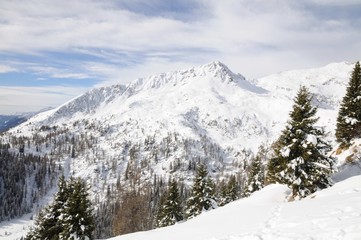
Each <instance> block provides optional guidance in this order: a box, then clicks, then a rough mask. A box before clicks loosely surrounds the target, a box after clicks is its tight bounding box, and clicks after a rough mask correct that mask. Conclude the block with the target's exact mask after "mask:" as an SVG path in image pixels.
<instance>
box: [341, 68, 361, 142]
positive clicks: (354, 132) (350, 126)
mask: <svg viewBox="0 0 361 240" xmlns="http://www.w3.org/2000/svg"><path fill="white" fill-rule="evenodd" d="M357 137H361V68H360V62H357V63H356V64H355V68H354V69H353V72H352V74H351V78H350V81H349V83H348V87H347V89H346V94H345V96H344V97H343V99H342V103H341V107H340V110H339V112H338V117H337V125H336V139H337V141H338V142H339V143H341V147H344V146H347V145H349V144H350V141H351V140H352V139H353V138H357Z"/></svg>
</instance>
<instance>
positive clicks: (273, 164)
mask: <svg viewBox="0 0 361 240" xmlns="http://www.w3.org/2000/svg"><path fill="white" fill-rule="evenodd" d="M311 99H312V97H311V94H310V93H309V91H308V89H307V88H306V87H304V86H302V87H301V88H300V89H299V91H298V93H297V96H296V98H295V100H294V105H293V110H292V111H291V113H290V120H289V121H288V123H287V125H286V129H285V130H283V132H282V134H281V136H280V137H279V139H278V141H277V143H276V144H275V149H274V151H275V157H274V158H272V159H271V160H270V161H269V164H268V176H267V179H268V182H271V183H272V182H278V183H282V184H287V185H288V186H289V187H290V188H291V189H292V191H293V197H294V198H302V197H305V196H307V195H309V194H311V193H313V192H315V191H316V190H317V189H318V188H326V187H328V186H329V185H331V182H330V180H329V175H330V174H331V172H332V169H333V159H332V158H329V157H327V156H326V155H325V153H326V152H327V151H328V150H329V149H330V148H329V145H328V144H327V143H326V142H325V141H324V140H323V139H324V131H323V129H320V128H316V127H315V126H314V124H315V123H316V122H317V120H318V118H316V117H315V114H316V112H317V108H316V107H314V106H312V105H311Z"/></svg>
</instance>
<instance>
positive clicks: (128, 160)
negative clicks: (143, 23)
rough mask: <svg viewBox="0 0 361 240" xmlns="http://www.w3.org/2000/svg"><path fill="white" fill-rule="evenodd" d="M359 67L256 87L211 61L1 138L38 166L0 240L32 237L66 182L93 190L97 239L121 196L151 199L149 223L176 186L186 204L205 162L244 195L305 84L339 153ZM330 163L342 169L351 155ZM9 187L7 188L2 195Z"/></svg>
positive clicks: (93, 98)
mask: <svg viewBox="0 0 361 240" xmlns="http://www.w3.org/2000/svg"><path fill="white" fill-rule="evenodd" d="M353 67H354V64H353V63H346V62H341V63H332V64H329V65H327V66H324V67H322V68H315V69H305V70H294V71H287V72H282V73H278V74H274V75H271V76H267V77H264V78H260V79H252V80H250V79H246V78H245V77H244V76H242V75H241V74H237V73H233V72H232V71H231V70H230V69H228V67H227V66H226V65H224V64H223V63H220V62H212V63H209V64H206V65H203V66H199V67H194V68H190V69H186V70H179V71H174V72H169V73H163V74H159V75H155V76H151V77H147V78H139V79H137V80H135V81H134V82H132V83H130V84H128V85H127V86H124V85H113V86H107V87H100V88H95V89H92V90H90V91H88V92H86V93H84V94H83V95H81V96H79V97H77V98H75V99H73V100H71V101H69V102H67V103H64V104H63V105H61V106H59V107H57V108H55V109H52V110H48V111H45V112H42V113H39V114H37V115H35V116H33V117H31V118H30V119H28V120H27V121H25V122H24V123H22V124H20V125H18V126H16V127H14V128H12V129H10V130H8V131H7V132H4V133H2V135H1V145H2V146H6V147H7V148H8V149H9V151H10V152H11V153H13V154H17V155H18V156H20V157H22V158H27V157H28V158H29V157H31V164H28V165H26V167H25V169H24V172H23V176H21V177H20V176H19V178H23V179H24V180H23V181H24V183H26V184H21V183H20V182H19V183H17V184H19V189H20V190H19V191H20V192H21V196H19V199H18V200H17V201H18V202H17V204H16V205H17V206H22V207H21V209H17V210H16V211H15V210H14V211H6V209H3V210H2V211H0V213H1V218H0V220H2V221H3V222H2V223H1V222H0V238H2V237H6V239H18V238H20V237H21V236H24V235H25V234H26V232H27V231H28V229H29V226H30V225H31V223H32V221H31V220H30V219H31V218H32V217H33V216H35V215H36V214H37V212H38V211H39V209H41V208H42V206H44V205H45V204H47V203H48V202H49V200H50V199H51V196H52V194H53V193H54V192H55V191H56V183H57V179H58V177H59V176H60V175H62V174H64V175H65V177H66V178H68V177H70V176H74V177H81V178H82V179H84V180H86V182H87V183H88V184H89V186H90V190H89V191H90V196H91V200H92V202H93V204H94V209H95V210H96V213H97V214H96V216H97V217H96V222H97V233H96V237H98V238H106V237H111V236H113V234H112V232H114V229H112V228H115V227H114V226H113V227H110V225H112V218H113V217H114V215H117V209H119V208H121V206H119V204H118V203H119V201H118V198H119V196H120V195H122V194H123V195H124V194H125V193H126V192H127V191H128V190H129V189H138V190H139V189H143V191H144V192H148V193H149V194H148V195H147V196H150V197H149V198H147V199H146V200H145V201H144V202H141V203H139V204H143V205H144V203H146V204H145V207H146V208H147V209H149V211H150V213H149V212H148V213H147V214H145V215H143V218H144V219H146V218H147V217H144V216H151V215H152V211H153V212H154V211H155V208H156V206H157V204H158V202H159V201H160V200H159V196H160V195H161V192H162V191H163V190H162V187H163V186H164V185H166V184H167V183H168V181H169V179H170V178H174V179H177V181H178V182H180V183H181V185H182V188H181V189H183V190H182V191H184V192H185V193H184V194H185V195H187V191H188V190H189V188H190V187H191V185H192V183H193V180H194V176H195V172H196V168H197V166H198V165H199V164H200V163H204V164H205V165H206V166H207V168H208V172H209V174H210V176H211V177H212V178H213V179H214V180H215V181H216V182H220V183H221V182H226V181H227V180H228V179H229V178H230V176H236V178H237V181H238V182H239V183H240V190H241V191H242V190H243V189H244V188H245V183H246V181H247V178H248V169H249V164H250V161H251V159H252V158H253V157H254V156H255V155H256V154H257V153H259V151H261V152H262V153H263V154H264V155H267V154H268V152H270V151H269V149H270V147H271V145H272V143H273V142H274V141H275V140H276V139H277V138H278V136H279V135H280V133H281V131H282V130H283V129H284V127H285V124H286V122H287V120H288V117H289V112H290V111H291V109H292V104H293V99H294V97H295V95H296V93H297V91H298V89H299V87H300V86H301V85H303V86H306V87H307V88H308V89H309V91H310V92H311V93H312V95H313V104H314V105H316V106H318V111H317V116H318V117H319V121H318V122H317V124H316V125H317V126H319V127H324V128H325V131H326V133H327V140H328V141H329V142H330V143H331V145H333V146H336V143H335V139H334V132H335V128H336V118H337V114H338V109H339V106H340V102H341V100H342V97H343V96H344V94H345V91H346V86H347V83H348V81H349V78H350V73H351V72H352V69H353ZM333 154H334V156H335V157H336V158H337V157H338V158H339V159H338V165H339V166H340V168H342V169H344V168H345V165H344V159H345V158H346V157H347V156H346V155H347V154H346V153H345V154H346V155H345V154H343V155H342V154H341V155H335V153H333ZM340 156H342V157H340ZM264 159H267V157H264ZM19 161H20V160H19ZM29 161H30V160H29ZM44 163H46V164H45V165H44ZM264 164H265V162H264ZM17 169H18V168H14V171H17ZM358 173H359V172H357V171H356V172H355V174H358ZM338 177H339V178H342V177H343V176H342V175H338ZM2 188H4V183H2V182H0V196H1V190H2ZM2 197H4V196H2ZM9 207H10V206H8V208H9ZM13 207H15V206H13ZM9 220H10V222H11V223H12V224H8V223H7V222H8V221H9ZM149 224H150V223H149ZM151 228H153V225H151V224H150V225H147V226H143V228H142V229H139V230H147V229H151ZM124 233H126V232H124Z"/></svg>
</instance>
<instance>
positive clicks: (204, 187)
mask: <svg viewBox="0 0 361 240" xmlns="http://www.w3.org/2000/svg"><path fill="white" fill-rule="evenodd" d="M216 207H217V202H216V197H215V189H214V183H213V181H212V180H211V179H210V178H209V177H208V171H207V167H206V166H205V165H204V164H201V165H200V166H199V168H198V171H197V175H196V179H195V182H194V184H193V188H192V192H191V196H190V197H189V199H188V201H187V207H186V212H185V214H186V217H187V218H188V219H190V218H192V217H194V216H197V215H199V214H201V213H202V211H204V210H209V209H214V208H216Z"/></svg>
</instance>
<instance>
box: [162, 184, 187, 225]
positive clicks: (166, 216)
mask: <svg viewBox="0 0 361 240" xmlns="http://www.w3.org/2000/svg"><path fill="white" fill-rule="evenodd" d="M164 195H165V198H164V199H163V201H161V203H160V204H161V205H160V207H159V210H158V214H157V223H156V225H157V226H158V227H165V226H170V225H173V224H175V223H176V222H179V221H181V220H183V211H182V205H181V201H180V194H179V189H178V184H177V181H176V180H175V179H173V180H172V181H171V182H170V183H169V187H168V191H167V192H166V193H164Z"/></svg>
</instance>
